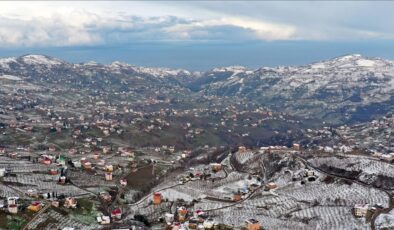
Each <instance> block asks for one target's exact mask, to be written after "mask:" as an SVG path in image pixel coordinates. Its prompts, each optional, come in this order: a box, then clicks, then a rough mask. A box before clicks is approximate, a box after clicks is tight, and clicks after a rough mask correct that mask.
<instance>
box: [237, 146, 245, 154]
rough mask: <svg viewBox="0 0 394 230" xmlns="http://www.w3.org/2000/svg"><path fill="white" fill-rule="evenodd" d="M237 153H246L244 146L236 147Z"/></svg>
mask: <svg viewBox="0 0 394 230" xmlns="http://www.w3.org/2000/svg"><path fill="white" fill-rule="evenodd" d="M238 152H240V153H244V152H246V147H245V146H239V147H238Z"/></svg>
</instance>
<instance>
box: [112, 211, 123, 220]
mask: <svg viewBox="0 0 394 230" xmlns="http://www.w3.org/2000/svg"><path fill="white" fill-rule="evenodd" d="M111 218H113V219H118V220H120V219H122V210H121V209H120V208H116V209H114V210H113V211H112V212H111Z"/></svg>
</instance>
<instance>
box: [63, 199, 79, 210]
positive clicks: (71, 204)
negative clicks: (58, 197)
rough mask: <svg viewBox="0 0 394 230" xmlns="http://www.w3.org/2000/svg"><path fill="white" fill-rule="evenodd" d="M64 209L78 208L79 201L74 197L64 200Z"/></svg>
mask: <svg viewBox="0 0 394 230" xmlns="http://www.w3.org/2000/svg"><path fill="white" fill-rule="evenodd" d="M64 207H65V208H76V207H77V200H76V199H75V198H74V197H67V198H66V199H65V200H64Z"/></svg>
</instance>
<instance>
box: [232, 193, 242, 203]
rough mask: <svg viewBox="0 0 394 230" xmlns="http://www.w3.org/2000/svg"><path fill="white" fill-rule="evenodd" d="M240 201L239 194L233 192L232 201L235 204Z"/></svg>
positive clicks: (240, 196)
mask: <svg viewBox="0 0 394 230" xmlns="http://www.w3.org/2000/svg"><path fill="white" fill-rule="evenodd" d="M241 199H242V195H241V192H239V191H238V192H235V193H234V194H233V201H235V202H238V201H240V200H241Z"/></svg>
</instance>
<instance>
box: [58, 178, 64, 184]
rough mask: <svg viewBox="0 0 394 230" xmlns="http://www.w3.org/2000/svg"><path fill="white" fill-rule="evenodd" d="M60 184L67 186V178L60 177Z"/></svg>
mask: <svg viewBox="0 0 394 230" xmlns="http://www.w3.org/2000/svg"><path fill="white" fill-rule="evenodd" d="M58 183H59V184H65V183H66V177H65V176H61V177H59V181H58Z"/></svg>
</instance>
